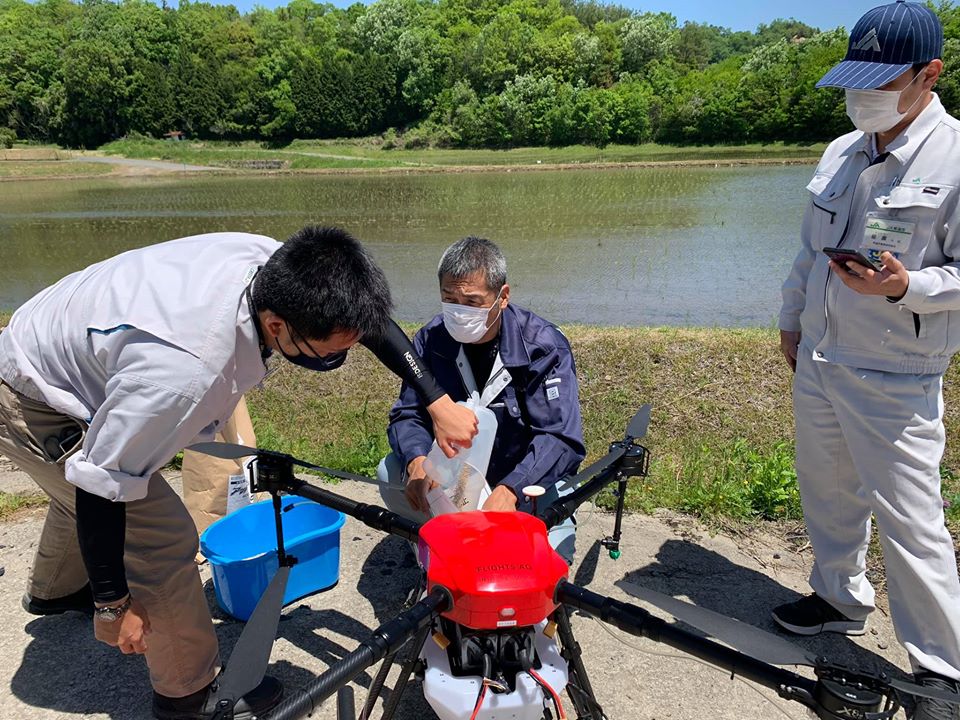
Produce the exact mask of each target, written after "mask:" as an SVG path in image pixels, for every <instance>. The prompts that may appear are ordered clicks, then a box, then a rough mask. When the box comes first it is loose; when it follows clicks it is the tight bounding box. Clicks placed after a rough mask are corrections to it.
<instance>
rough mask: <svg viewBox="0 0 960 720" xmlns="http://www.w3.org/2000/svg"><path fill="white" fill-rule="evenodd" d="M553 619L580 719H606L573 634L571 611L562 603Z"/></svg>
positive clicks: (568, 692) (569, 689)
mask: <svg viewBox="0 0 960 720" xmlns="http://www.w3.org/2000/svg"><path fill="white" fill-rule="evenodd" d="M553 621H554V622H555V623H556V624H557V636H558V638H559V639H560V654H561V655H562V656H563V659H564V660H566V661H567V667H568V668H569V672H570V683H569V685H568V687H567V694H568V695H570V699H571V700H572V701H573V707H574V709H575V710H576V711H577V717H578V718H580V720H606V715H604V714H603V708H601V707H600V704H599V703H598V702H597V696H596V695H595V694H594V692H593V686H592V685H591V684H590V678H589V677H587V668H586V667H585V666H584V664H583V652H582V651H581V650H580V644H579V643H578V642H577V639H576V638H575V637H574V636H573V626H572V625H571V624H570V613H569V611H568V610H567V608H566V607H564V606H563V605H561V606H560V607H558V608H557V610H556V612H554V614H553Z"/></svg>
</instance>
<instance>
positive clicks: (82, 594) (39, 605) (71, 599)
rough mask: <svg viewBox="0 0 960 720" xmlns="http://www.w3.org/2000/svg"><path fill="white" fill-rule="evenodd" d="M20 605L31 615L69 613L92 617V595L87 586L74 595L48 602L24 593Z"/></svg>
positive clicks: (52, 599)
mask: <svg viewBox="0 0 960 720" xmlns="http://www.w3.org/2000/svg"><path fill="white" fill-rule="evenodd" d="M20 604H21V605H23V609H24V610H26V611H27V612H28V613H30V614H31V615H62V614H63V613H65V612H70V611H72V612H79V613H84V614H85V615H93V593H92V592H91V591H90V586H89V585H84V586H83V587H82V588H80V589H79V590H77V591H76V592H75V593H70V594H69V595H64V596H63V597H58V598H51V599H50V600H43V599H42V598H35V597H32V596H31V595H30V593H24V595H23V598H21V600H20Z"/></svg>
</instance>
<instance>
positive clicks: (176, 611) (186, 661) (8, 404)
mask: <svg viewBox="0 0 960 720" xmlns="http://www.w3.org/2000/svg"><path fill="white" fill-rule="evenodd" d="M77 425H78V423H77V421H76V420H74V419H72V418H70V417H67V416H66V415H62V414H60V413H58V412H56V411H55V410H52V409H51V408H50V407H48V406H46V405H44V404H43V403H38V402H34V401H33V400H30V399H29V398H26V397H24V396H22V395H20V394H19V393H17V392H15V391H14V390H12V389H11V388H10V387H9V386H8V385H6V384H4V383H2V382H0V454H2V455H5V456H7V457H8V458H10V460H11V461H13V462H14V463H16V464H17V465H18V466H19V467H20V469H21V470H23V471H24V472H26V473H27V474H28V475H30V477H32V478H33V479H34V481H36V483H37V484H38V485H39V486H40V487H41V488H42V489H43V491H44V492H45V493H46V494H47V495H49V496H50V509H49V510H48V511H47V519H46V522H45V523H44V526H43V532H42V534H41V536H40V542H39V545H38V547H37V554H36V559H35V560H34V564H33V569H32V571H31V573H30V580H29V586H28V591H29V592H30V594H31V595H32V596H34V597H37V598H40V599H44V600H49V599H52V598H56V597H61V596H63V595H69V594H70V593H73V592H76V591H77V590H79V589H80V588H81V587H83V586H84V585H85V584H86V583H87V582H89V581H88V578H87V573H86V569H85V567H84V565H83V561H82V558H81V556H80V547H79V543H78V541H77V523H76V511H75V498H76V488H75V487H74V486H72V485H70V484H69V483H67V481H66V479H65V477H64V468H63V461H64V458H60V460H59V461H57V462H54V461H52V460H51V459H50V457H49V456H48V455H47V454H46V452H45V451H44V441H45V440H46V439H47V438H49V437H50V436H59V435H60V433H61V431H63V430H64V429H67V428H75V427H76V426H77ZM126 516H127V522H126V543H125V547H124V566H125V567H126V572H127V584H128V585H129V586H130V592H131V594H133V595H135V596H136V597H137V599H139V600H140V602H142V603H143V606H144V607H145V608H146V610H147V613H148V616H149V618H150V624H151V627H152V632H151V634H150V635H148V636H147V652H146V660H147V665H148V667H149V668H150V682H151V683H152V685H153V689H154V690H155V691H156V692H158V693H160V694H161V695H166V696H168V697H183V696H185V695H189V694H191V693H193V692H196V691H197V690H200V689H201V688H203V687H204V686H206V685H207V684H208V683H210V682H211V681H212V680H213V678H214V677H215V675H216V673H217V669H218V665H219V655H218V647H217V636H216V634H215V633H214V630H213V622H212V620H211V618H210V610H209V608H208V607H207V602H206V598H205V596H204V594H203V587H202V586H201V583H200V575H199V573H198V571H197V568H196V565H195V564H194V556H195V554H196V551H197V531H196V528H195V526H194V524H193V520H192V519H191V517H190V514H189V513H188V512H187V509H186V508H185V507H184V505H183V502H182V501H181V500H180V498H179V497H178V496H177V494H176V493H175V492H174V491H173V489H172V488H171V487H170V486H169V485H168V484H167V482H166V481H165V480H164V479H163V477H162V476H161V475H160V473H154V475H153V476H152V477H151V478H150V485H149V490H148V492H147V496H146V497H145V498H144V499H142V500H135V501H133V502H128V503H126Z"/></svg>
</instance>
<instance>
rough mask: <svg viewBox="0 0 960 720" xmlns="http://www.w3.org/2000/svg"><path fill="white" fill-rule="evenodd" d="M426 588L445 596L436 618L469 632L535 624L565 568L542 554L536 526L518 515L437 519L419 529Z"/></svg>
mask: <svg viewBox="0 0 960 720" xmlns="http://www.w3.org/2000/svg"><path fill="white" fill-rule="evenodd" d="M420 558H421V561H422V562H423V564H424V566H425V567H426V569H427V583H428V589H429V590H432V589H433V588H434V587H436V586H437V585H440V586H442V587H444V588H446V589H447V590H448V591H449V592H450V593H451V595H452V596H453V608H452V609H450V610H448V611H447V612H445V613H444V616H445V617H448V618H450V619H451V620H453V621H454V622H456V623H459V624H461V625H464V626H466V627H469V628H473V629H477V630H496V629H500V628H510V627H524V626H529V625H536V624H537V623H539V622H541V621H543V620H545V619H546V618H547V617H548V616H549V615H550V614H551V613H552V612H553V611H554V610H555V609H556V607H557V604H556V602H554V598H553V595H554V590H555V589H556V587H557V583H559V582H560V580H563V579H565V578H566V577H567V574H568V571H569V568H568V567H567V563H566V562H565V561H564V559H563V558H562V557H560V555H558V554H557V552H556V551H555V550H554V549H553V548H551V547H550V543H549V541H548V540H547V529H546V526H545V525H544V524H543V522H542V521H541V520H539V519H538V518H535V517H533V516H532V515H529V514H527V513H523V512H480V511H474V512H460V513H452V514H448V515H440V516H438V517H435V518H433V519H432V520H430V521H429V522H427V523H426V524H425V525H424V526H423V527H422V528H421V529H420Z"/></svg>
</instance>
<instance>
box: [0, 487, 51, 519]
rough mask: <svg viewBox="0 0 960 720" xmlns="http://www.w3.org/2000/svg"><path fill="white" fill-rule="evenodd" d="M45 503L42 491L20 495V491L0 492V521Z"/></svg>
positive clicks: (45, 498) (42, 505)
mask: <svg viewBox="0 0 960 720" xmlns="http://www.w3.org/2000/svg"><path fill="white" fill-rule="evenodd" d="M46 504H47V496H46V495H43V494H42V493H31V494H28V495H21V494H20V493H8V492H0V521H3V520H9V519H10V518H12V517H14V516H15V515H17V514H18V513H20V512H21V511H24V510H30V509H32V508H38V507H45V506H46Z"/></svg>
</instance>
